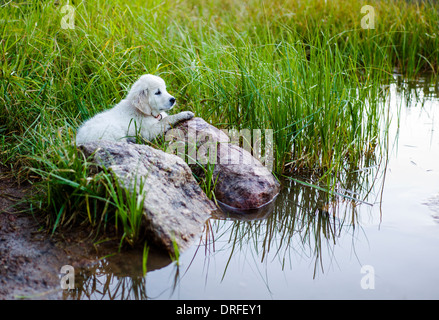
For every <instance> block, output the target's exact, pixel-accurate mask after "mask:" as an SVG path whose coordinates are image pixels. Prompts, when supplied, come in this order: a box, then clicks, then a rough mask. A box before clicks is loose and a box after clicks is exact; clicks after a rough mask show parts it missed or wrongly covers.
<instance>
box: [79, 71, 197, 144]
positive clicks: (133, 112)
mask: <svg viewBox="0 0 439 320" xmlns="http://www.w3.org/2000/svg"><path fill="white" fill-rule="evenodd" d="M174 105H175V98H174V97H173V96H171V95H170V94H169V93H168V92H167V91H166V85H165V82H164V81H163V79H162V78H160V77H157V76H154V75H151V74H146V75H143V76H141V77H140V79H139V80H137V81H136V82H135V83H134V85H133V86H132V87H131V90H130V91H129V93H128V95H127V97H126V98H125V99H124V100H122V101H121V102H119V103H118V104H117V105H116V106H114V107H113V108H111V109H109V110H106V111H104V112H101V113H98V114H97V115H95V116H94V117H93V118H91V119H89V120H87V121H86V122H85V123H84V124H83V125H82V126H81V127H80V128H79V129H78V132H77V134H76V144H77V145H79V144H83V143H86V142H90V141H95V140H112V141H127V139H128V138H133V137H135V136H136V133H140V134H141V135H142V137H144V138H145V139H147V140H152V139H154V138H155V137H157V136H158V135H160V134H162V133H165V132H166V131H168V130H169V129H171V126H172V125H174V124H176V123H177V122H180V121H183V120H188V119H191V118H193V116H194V114H193V113H192V112H190V111H184V112H180V113H178V114H176V115H171V116H168V115H167V114H166V113H165V111H167V110H170V109H172V107H173V106H174Z"/></svg>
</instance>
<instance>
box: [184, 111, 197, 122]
mask: <svg viewBox="0 0 439 320" xmlns="http://www.w3.org/2000/svg"><path fill="white" fill-rule="evenodd" d="M180 115H181V119H182V120H189V119H192V118H193V117H194V116H195V115H194V113H193V112H191V111H183V112H180Z"/></svg>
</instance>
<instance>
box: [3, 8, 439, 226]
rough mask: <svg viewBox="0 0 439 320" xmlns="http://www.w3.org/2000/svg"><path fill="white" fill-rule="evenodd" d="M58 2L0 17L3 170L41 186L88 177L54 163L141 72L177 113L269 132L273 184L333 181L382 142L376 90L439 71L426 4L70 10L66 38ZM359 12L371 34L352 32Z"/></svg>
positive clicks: (436, 16) (433, 22)
mask: <svg viewBox="0 0 439 320" xmlns="http://www.w3.org/2000/svg"><path fill="white" fill-rule="evenodd" d="M65 4H66V2H65V1H49V0H46V1H38V2H32V1H29V2H19V1H10V2H7V3H5V4H3V5H1V8H0V21H1V22H0V35H1V40H0V63H1V68H0V70H1V78H0V92H1V95H0V101H1V104H0V134H1V136H0V142H1V149H0V161H1V164H2V165H5V166H7V167H9V168H11V169H13V170H14V172H16V173H17V174H18V175H20V177H26V178H32V176H33V175H35V173H38V172H39V174H40V175H41V176H43V177H45V178H44V179H46V180H44V181H46V182H47V183H46V189H47V190H50V189H51V187H53V186H55V185H56V184H55V183H54V180H53V179H54V177H58V182H60V184H61V185H62V183H61V182H62V181H63V179H66V181H71V182H72V183H73V184H75V183H78V181H77V179H86V176H87V174H88V173H87V174H86V173H85V172H86V171H84V170H86V169H87V168H88V167H87V164H86V160H85V159H80V160H79V161H76V160H77V159H76V160H75V161H73V163H70V162H68V161H67V160H66V162H62V161H61V162H60V160H61V158H63V157H65V158H66V159H72V158H73V157H74V156H73V153H71V154H70V155H66V154H65V153H66V152H73V151H72V149H71V145H72V144H71V143H72V140H74V132H75V129H76V128H77V127H78V126H79V124H80V123H81V122H82V121H84V120H86V119H88V118H89V117H91V116H92V115H94V114H96V113H97V112H99V111H102V110H104V109H107V108H109V107H111V106H112V105H114V104H115V103H117V102H118V101H120V100H121V99H122V98H123V97H124V95H125V94H126V92H127V89H128V88H129V86H130V85H131V84H132V83H133V82H134V81H135V80H136V79H137V78H138V77H139V76H140V75H141V74H144V73H153V74H157V75H160V76H162V77H163V78H164V79H165V81H166V82H167V84H168V90H169V92H171V93H172V94H173V95H175V96H176V97H177V101H178V107H177V109H178V110H176V112H177V111H179V110H192V111H194V112H195V114H196V116H199V117H202V118H204V119H206V120H208V121H210V122H211V123H213V124H215V125H217V126H218V127H221V128H234V129H242V128H249V129H273V132H274V155H275V163H274V172H275V173H276V174H282V173H284V174H291V173H295V172H297V171H298V170H308V171H311V172H314V173H318V175H319V177H320V178H321V179H322V178H323V179H324V178H327V182H328V181H329V182H331V181H332V182H333V181H335V179H337V177H340V176H342V175H343V174H345V173H346V172H350V171H352V170H355V169H357V168H359V167H362V166H364V165H365V159H366V158H370V155H371V154H373V153H374V152H375V151H376V148H377V147H379V146H380V141H381V138H380V130H379V128H380V121H382V119H383V115H384V114H385V110H381V106H382V105H381V104H380V103H379V101H380V98H381V97H382V95H383V91H382V89H381V85H382V84H384V83H387V82H388V81H389V80H390V79H391V75H392V73H393V72H394V70H395V69H397V70H398V72H400V73H403V74H404V75H406V76H408V77H415V76H416V75H418V74H419V73H421V72H425V71H429V72H432V73H433V74H437V72H438V71H439V64H438V62H439V59H438V56H439V51H438V50H439V49H438V48H439V34H438V32H437V26H438V23H439V13H438V12H439V10H438V9H439V8H438V5H437V4H434V3H433V2H425V3H419V2H408V1H407V2H406V1H377V0H375V1H367V3H366V2H365V1H358V2H351V1H347V0H340V1H320V0H315V1H313V0H308V1H298V0H289V1H280V0H275V1H263V0H247V1H232V0H202V1H195V0H180V1H170V0H163V1H158V0H151V1H143V0H142V1H140V0H133V1H129V2H127V1H122V0H107V1H103V0H101V1H99V0H98V1H85V0H84V1H79V0H77V1H71V5H72V6H73V7H74V9H75V20H74V23H75V27H74V29H62V28H61V19H62V18H63V16H64V15H65V14H63V13H62V12H61V8H62V6H63V5H65ZM365 4H368V5H371V6H373V7H374V9H375V17H376V21H375V29H369V30H364V29H362V28H361V19H362V17H363V16H364V15H363V14H362V13H361V7H362V6H363V5H365ZM67 150H69V151H67ZM78 173H80V177H78V176H76V175H77V174H78ZM55 175H56V176H55ZM87 177H89V176H87ZM89 178H90V177H89ZM81 181H82V180H81ZM79 185H81V184H79ZM81 186H82V185H81ZM84 188H85V189H84ZM84 188H82V189H81V188H79V189H78V190H77V191H78V192H79V193H80V192H83V193H87V192H89V191H90V190H89V189H87V188H86V187H84ZM45 194H46V195H47V197H46V198H45V199H44V201H43V202H44V203H45V205H46V209H47V208H52V209H51V210H52V211H54V212H61V211H62V212H68V211H70V210H73V211H74V210H75V209H74V208H75V206H76V205H77V204H78V203H76V202H72V200H71V199H70V198H69V197H71V194H70V195H67V194H65V195H64V196H63V194H62V192H61V193H60V194H57V197H61V198H62V197H65V198H64V199H69V201H67V202H66V203H69V205H70V209H69V210H67V209H66V208H67V207H66V206H67V204H66V206H64V208H63V210H61V207H60V205H59V204H55V203H54V202H53V203H52V201H53V197H51V196H50V194H51V193H49V192H46V193H45ZM98 194H100V193H99V192H98ZM60 201H61V200H60ZM78 201H85V200H84V199H82V198H81V200H78ZM61 202H62V201H61ZM61 206H62V205H61ZM77 208H82V209H83V208H84V207H81V206H78V207H77ZM82 209H77V210H82ZM60 210H61V211H60ZM96 210H97V209H96ZM91 214H92V213H91V212H90V215H91ZM62 216H63V215H60V218H59V219H62ZM55 221H56V218H55Z"/></svg>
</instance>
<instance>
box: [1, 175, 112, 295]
mask: <svg viewBox="0 0 439 320" xmlns="http://www.w3.org/2000/svg"><path fill="white" fill-rule="evenodd" d="M30 189H31V188H30V186H29V185H19V184H18V183H17V182H15V181H14V179H12V178H10V177H8V176H7V175H6V173H5V172H4V170H3V172H2V171H1V168H0V299H7V300H9V299H65V298H71V297H72V295H71V293H69V292H67V291H66V290H62V288H61V286H60V279H61V276H62V274H60V271H61V267H62V266H63V265H71V266H73V267H74V268H75V273H76V272H77V270H82V269H86V268H89V267H91V266H93V265H95V264H97V263H98V261H99V258H100V257H102V256H103V255H108V254H112V253H114V252H115V250H117V249H115V248H117V244H116V242H111V241H108V242H106V243H104V244H101V245H94V241H93V239H92V238H91V237H90V236H89V235H88V234H86V233H85V231H81V230H70V231H63V232H62V233H57V234H55V235H54V236H53V237H50V236H49V235H48V234H47V232H45V231H42V227H41V226H42V224H41V223H39V222H38V219H37V218H36V217H33V216H32V215H30V214H28V213H26V212H23V209H25V208H26V206H25V205H24V204H22V203H21V204H20V202H22V200H23V199H24V198H25V197H26V196H27V195H28V193H29V191H30ZM84 239H85V240H84Z"/></svg>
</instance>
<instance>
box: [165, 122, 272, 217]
mask: <svg viewBox="0 0 439 320" xmlns="http://www.w3.org/2000/svg"><path fill="white" fill-rule="evenodd" d="M166 138H167V140H169V141H173V140H176V141H180V142H184V143H185V144H186V145H187V146H188V150H187V153H188V160H189V163H190V162H191V160H192V162H195V161H193V160H194V159H195V158H196V159H197V160H200V161H199V162H201V163H202V164H203V163H204V164H206V163H210V164H214V169H213V175H212V177H213V178H212V180H213V182H216V185H215V190H214V193H215V197H216V199H217V200H218V201H220V202H221V203H223V204H225V205H227V206H230V207H232V208H236V209H240V210H253V209H257V208H261V207H263V206H266V205H267V204H269V203H270V202H271V201H273V199H274V198H275V197H276V196H277V194H278V193H279V189H280V184H279V182H278V181H277V180H276V178H275V177H274V176H273V174H272V173H271V171H270V170H268V169H267V167H265V166H263V165H262V164H261V162H260V161H259V160H257V159H256V158H255V157H253V156H252V154H251V153H250V152H248V151H246V150H244V149H243V148H241V147H239V146H237V145H235V144H232V143H229V142H230V138H229V136H228V135H227V134H226V133H225V132H223V131H221V130H219V129H217V128H216V127H214V126H212V125H210V124H209V123H207V122H206V121H204V120H203V119H201V118H193V119H191V120H188V121H185V122H182V123H180V124H178V125H177V126H176V127H175V128H174V129H173V130H171V131H169V132H168V133H167V137H166ZM173 144H174V145H176V146H177V147H176V148H175V149H176V150H177V151H178V145H177V144H176V143H175V142H173ZM170 149H171V150H169V151H172V148H170ZM195 149H196V150H195ZM180 151H182V150H180ZM179 154H180V156H181V155H182V154H184V153H183V152H180V153H179ZM190 166H191V169H192V170H193V171H194V172H195V173H196V174H197V175H200V176H202V175H203V174H204V171H205V170H203V169H200V164H199V163H198V164H197V163H193V164H191V165H190ZM203 166H204V167H205V168H206V167H207V166H206V165H203Z"/></svg>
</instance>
